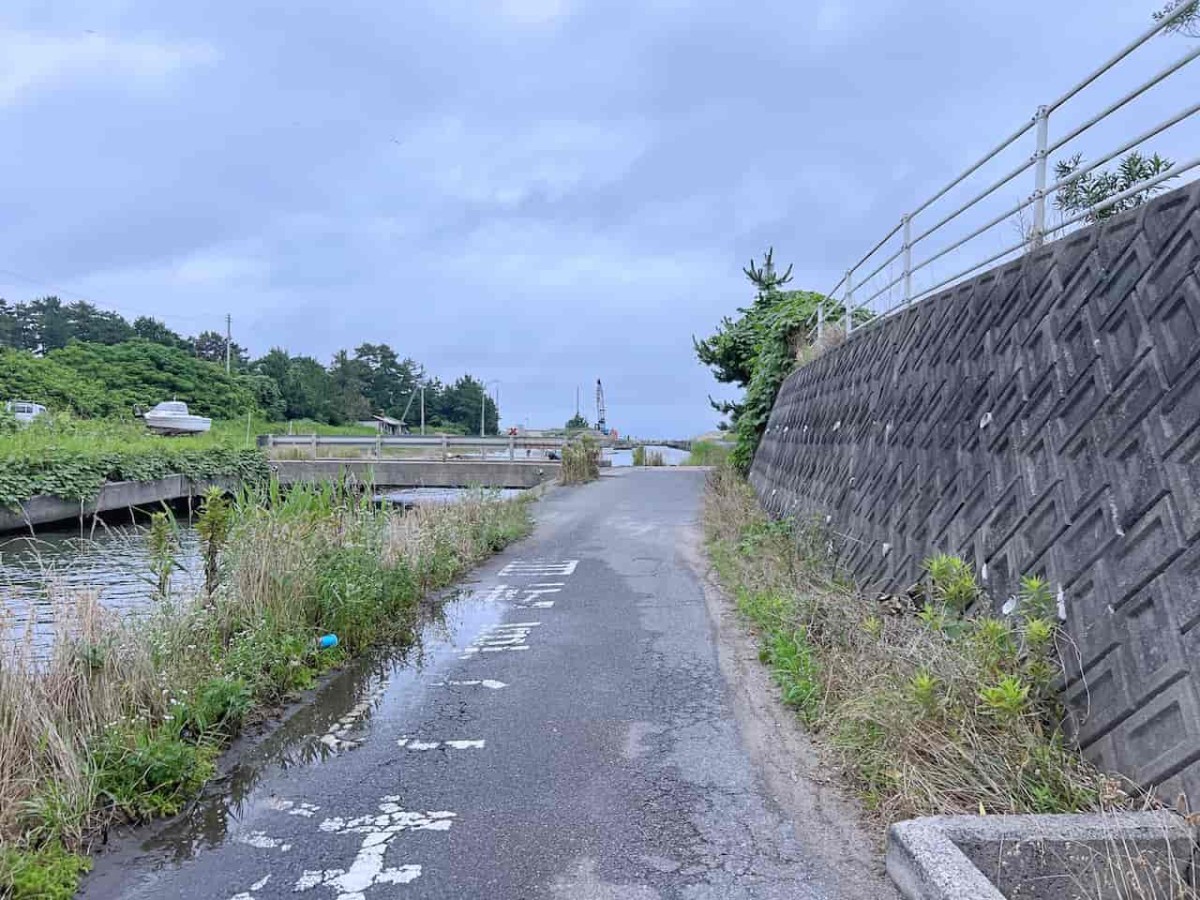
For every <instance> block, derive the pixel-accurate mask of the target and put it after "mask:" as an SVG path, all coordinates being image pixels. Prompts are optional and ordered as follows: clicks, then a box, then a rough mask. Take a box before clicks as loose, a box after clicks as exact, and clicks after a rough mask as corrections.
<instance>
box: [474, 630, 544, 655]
mask: <svg viewBox="0 0 1200 900" xmlns="http://www.w3.org/2000/svg"><path fill="white" fill-rule="evenodd" d="M541 624H542V623H541V622H507V623H504V624H502V625H493V626H492V627H491V628H485V629H484V630H483V631H481V632H480V633H479V637H477V638H475V640H473V641H471V643H470V645H469V646H467V647H466V648H464V649H463V655H462V656H460V657H459V659H471V658H472V657H476V656H478V655H479V654H480V653H503V652H505V651H519V650H528V649H529V645H528V644H526V643H525V641H526V639H527V638H528V637H529V635H530V632H532V631H533V629H534V628H537V627H538V626H539V625H541Z"/></svg>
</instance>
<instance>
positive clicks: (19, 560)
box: [0, 521, 203, 644]
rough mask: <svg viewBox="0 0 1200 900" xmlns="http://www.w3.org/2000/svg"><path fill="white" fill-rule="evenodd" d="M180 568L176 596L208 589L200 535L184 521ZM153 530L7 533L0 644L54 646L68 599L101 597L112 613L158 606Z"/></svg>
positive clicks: (1, 543)
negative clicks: (149, 533) (58, 613)
mask: <svg viewBox="0 0 1200 900" xmlns="http://www.w3.org/2000/svg"><path fill="white" fill-rule="evenodd" d="M178 540H179V547H178V550H177V552H176V553H175V559H176V562H177V564H178V568H177V570H176V571H175V572H174V573H173V574H172V576H171V592H172V593H173V594H176V595H180V596H189V595H191V594H194V593H195V592H196V591H197V590H199V588H200V586H201V585H202V584H203V574H202V573H203V567H202V565H201V563H200V546H199V539H198V537H197V536H196V530H195V529H194V528H192V527H191V526H190V525H186V524H184V522H183V521H181V522H180V524H179V528H178ZM150 572H151V566H150V553H149V548H148V545H147V542H146V530H145V528H141V527H138V526H133V525H122V526H106V525H104V524H102V523H98V524H97V527H96V529H95V530H94V531H91V530H89V531H88V532H82V533H81V531H80V529H78V528H72V529H69V530H57V531H43V532H39V533H38V535H37V536H36V537H30V536H29V535H8V536H0V623H2V624H3V625H4V626H6V627H5V628H4V630H3V634H0V644H2V643H6V642H9V641H23V640H25V635H26V631H27V630H29V631H31V632H32V636H33V639H34V643H35V644H42V643H44V642H49V640H50V636H51V634H52V632H53V626H54V608H55V605H56V600H60V601H67V600H69V599H70V598H71V597H74V596H77V595H78V594H81V593H84V592H92V591H94V592H96V593H97V594H98V595H99V597H100V601H101V602H102V603H103V604H104V606H106V607H107V608H109V609H112V610H115V611H117V612H120V613H122V614H128V613H135V612H138V611H140V610H145V609H147V608H148V606H149V604H150V603H152V602H153V601H152V599H151V598H152V596H153V593H154V584H155V582H154V579H153V576H152V575H151V574H150Z"/></svg>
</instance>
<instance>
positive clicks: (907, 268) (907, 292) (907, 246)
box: [900, 215, 912, 303]
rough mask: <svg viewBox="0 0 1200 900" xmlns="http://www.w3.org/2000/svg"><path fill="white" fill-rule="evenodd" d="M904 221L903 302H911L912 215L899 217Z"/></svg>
mask: <svg viewBox="0 0 1200 900" xmlns="http://www.w3.org/2000/svg"><path fill="white" fill-rule="evenodd" d="M900 221H902V222H903V223H904V302H905V303H911V302H912V216H911V215H906V216H905V217H904V218H903V219H901V220H900Z"/></svg>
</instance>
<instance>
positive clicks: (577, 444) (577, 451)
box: [558, 435, 600, 484]
mask: <svg viewBox="0 0 1200 900" xmlns="http://www.w3.org/2000/svg"><path fill="white" fill-rule="evenodd" d="M599 477H600V446H599V444H597V443H596V441H595V439H593V438H592V437H591V436H590V435H583V436H581V437H579V438H577V439H575V440H572V441H571V442H570V443H568V444H566V445H564V446H563V450H562V467H561V468H560V470H559V475H558V480H559V481H560V482H561V483H562V484H583V483H585V482H588V481H595V480H596V479H597V478H599Z"/></svg>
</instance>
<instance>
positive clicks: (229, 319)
mask: <svg viewBox="0 0 1200 900" xmlns="http://www.w3.org/2000/svg"><path fill="white" fill-rule="evenodd" d="M232 347H233V316H231V315H229V313H225V374H226V375H228V374H229V361H230V356H231V353H230V350H231V348H232Z"/></svg>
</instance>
